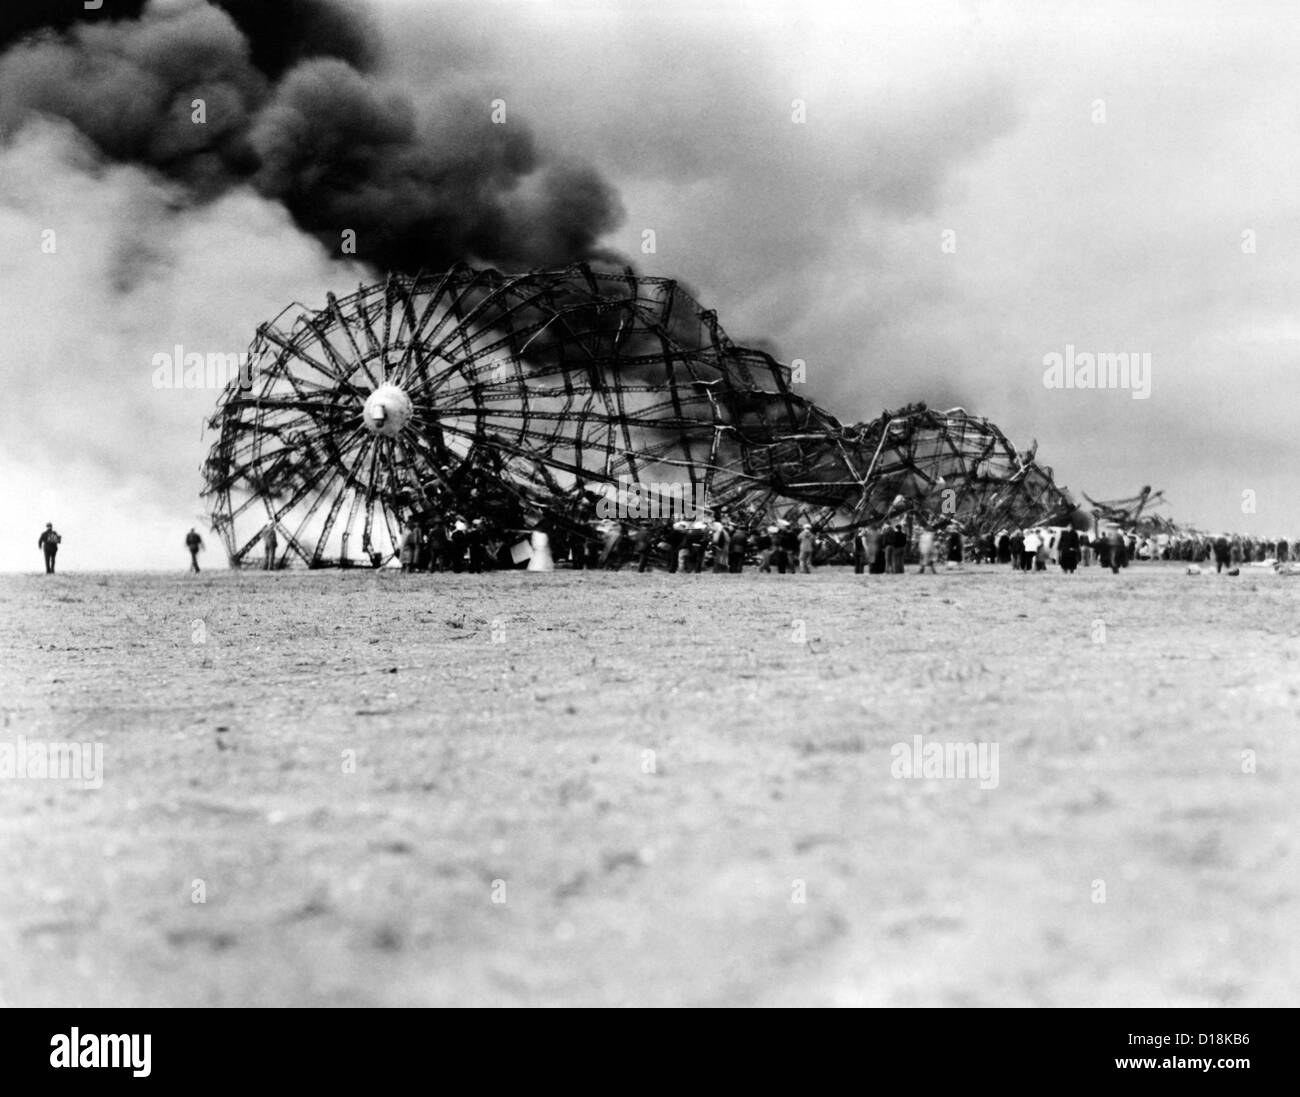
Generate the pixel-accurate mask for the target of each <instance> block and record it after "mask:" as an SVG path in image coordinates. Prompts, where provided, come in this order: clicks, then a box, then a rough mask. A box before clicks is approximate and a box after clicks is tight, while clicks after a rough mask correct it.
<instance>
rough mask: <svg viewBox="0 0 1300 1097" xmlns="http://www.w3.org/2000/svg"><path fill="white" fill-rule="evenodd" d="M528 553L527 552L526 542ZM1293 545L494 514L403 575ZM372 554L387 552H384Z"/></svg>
mask: <svg viewBox="0 0 1300 1097" xmlns="http://www.w3.org/2000/svg"><path fill="white" fill-rule="evenodd" d="M62 540H63V538H62V536H61V535H60V534H59V533H58V532H57V531H56V530H55V529H54V524H53V523H52V522H47V523H46V524H45V529H44V530H43V531H42V532H41V534H40V536H39V537H38V538H37V542H36V545H37V548H39V549H40V550H41V553H42V555H43V557H44V560H45V572H46V574H47V575H53V574H54V571H55V562H56V559H57V557H58V552H59V545H60V544H61V542H62ZM261 542H262V549H263V555H262V566H263V568H264V569H265V570H267V571H271V570H274V569H275V568H277V567H279V566H282V565H283V563H284V561H283V560H282V559H280V558H279V557H278V549H279V538H278V536H277V534H276V527H275V525H274V524H272V525H269V526H267V528H266V529H265V530H263V532H262V534H261ZM524 544H527V546H528V547H527V549H526V550H524V551H521V546H522V545H524ZM1296 544H1297V542H1292V541H1288V540H1287V539H1286V538H1279V539H1264V538H1252V537H1246V536H1241V535H1233V534H1227V533H1224V534H1220V535H1218V536H1209V535H1203V534H1197V535H1169V534H1156V535H1153V536H1149V537H1141V536H1138V535H1137V534H1135V533H1133V532H1124V531H1122V530H1119V529H1116V528H1112V529H1108V530H1105V531H1102V532H1099V533H1094V534H1089V533H1086V532H1083V531H1080V530H1076V529H1073V528H1071V527H1064V528H1060V527H1051V528H1047V527H1041V526H1039V527H1032V528H1028V529H1016V530H1007V529H1003V530H999V531H998V532H997V533H990V534H980V535H977V536H969V535H967V534H965V533H963V532H962V530H961V529H960V528H959V527H957V526H956V525H955V524H953V523H949V524H947V525H940V526H936V527H933V528H931V527H921V526H912V525H911V524H906V523H903V522H894V523H890V522H877V523H872V524H869V525H866V526H863V527H861V528H860V529H858V530H857V531H855V532H854V533H852V534H842V535H831V534H826V533H819V532H818V531H816V530H815V529H814V528H813V526H812V523H811V521H809V520H808V519H807V518H806V517H805V518H796V519H778V520H777V521H775V522H764V521H758V520H754V519H749V520H746V518H745V517H744V516H729V515H727V514H726V513H725V512H723V513H717V514H715V513H699V514H696V515H694V516H692V517H689V518H686V517H676V518H673V519H668V520H664V521H661V522H659V523H657V524H653V525H646V524H637V525H631V524H628V523H624V522H620V521H618V520H616V519H600V520H595V519H592V520H588V521H585V522H584V521H575V522H569V523H567V524H560V523H557V522H555V521H553V520H552V519H551V518H549V517H543V518H539V520H538V521H537V522H536V523H535V524H534V526H533V528H529V529H511V530H503V529H498V528H497V527H496V526H495V525H494V524H493V523H492V522H490V521H489V520H488V519H486V518H482V517H476V518H469V517H466V516H465V515H463V514H452V515H450V516H449V517H448V518H447V519H446V520H445V521H440V520H435V521H427V520H426V521H424V522H421V523H419V524H414V523H413V524H411V525H409V526H407V527H406V529H405V530H404V531H403V533H402V536H401V539H400V546H399V551H398V559H399V562H400V564H401V568H402V570H403V571H412V572H413V571H453V572H483V571H488V570H492V569H498V568H516V567H520V566H522V565H523V561H524V560H525V559H527V560H528V564H527V566H528V567H529V568H531V569H533V570H549V569H551V568H553V567H556V566H567V567H569V568H574V569H584V568H592V569H618V568H622V567H624V566H635V567H636V569H637V570H638V571H641V572H644V571H649V570H651V569H652V568H659V567H662V568H664V569H666V570H667V571H669V572H670V573H681V574H693V573H700V572H705V571H708V572H714V573H730V574H737V573H739V572H741V571H743V570H744V569H745V567H746V566H754V567H757V569H758V570H759V571H760V572H762V573H771V572H773V571H775V572H777V573H778V574H782V575H785V574H805V575H806V574H808V573H809V572H811V571H812V569H813V568H814V567H816V566H821V565H825V564H829V563H850V562H851V563H852V564H853V570H854V571H855V572H856V573H858V574H863V573H867V574H871V575H882V574H888V575H899V574H902V572H903V569H904V567H905V565H907V564H909V563H914V564H915V565H916V567H917V572H918V574H921V573H924V572H925V571H927V570H928V571H930V572H931V573H933V572H934V571H935V570H936V565H937V563H938V562H940V561H941V560H942V561H944V562H946V566H947V567H949V568H953V567H959V566H961V565H962V564H963V563H964V562H967V561H969V562H971V563H975V564H993V563H997V564H1007V565H1010V566H1011V567H1012V569H1013V570H1016V571H1045V570H1046V569H1047V567H1048V566H1049V565H1050V564H1051V563H1053V562H1055V563H1057V564H1058V565H1059V566H1060V568H1061V570H1062V571H1064V572H1066V573H1067V574H1072V573H1074V572H1075V571H1076V570H1077V569H1078V568H1079V567H1080V566H1083V567H1089V566H1091V565H1092V563H1093V562H1094V560H1095V561H1096V563H1098V564H1099V565H1100V566H1102V567H1104V568H1110V569H1111V571H1112V572H1118V571H1120V570H1121V569H1122V568H1126V567H1128V566H1129V564H1130V563H1131V562H1132V561H1134V560H1167V561H1184V562H1186V563H1189V564H1198V565H1199V564H1207V563H1209V562H1213V563H1214V564H1215V569H1216V571H1218V572H1222V571H1224V570H1231V569H1235V568H1237V567H1240V566H1241V565H1243V564H1251V563H1274V562H1275V563H1279V564H1285V563H1288V562H1289V561H1290V560H1291V559H1292V557H1293V556H1295V557H1297V558H1300V552H1297V551H1296V548H1295V545H1296ZM185 547H186V549H187V550H188V552H189V555H190V571H191V572H192V573H194V574H197V573H199V571H200V570H201V569H200V567H199V553H200V552H203V551H205V548H206V546H205V545H204V543H203V538H202V537H201V536H200V535H199V533H198V531H197V530H196V529H194V528H193V527H191V529H190V531H189V532H188V533H187V534H186V535H185ZM375 559H376V560H378V559H379V558H378V557H376V558H375Z"/></svg>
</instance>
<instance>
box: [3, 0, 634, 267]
mask: <svg viewBox="0 0 1300 1097" xmlns="http://www.w3.org/2000/svg"><path fill="white" fill-rule="evenodd" d="M110 8H112V11H111V13H110V11H109V9H110ZM45 11H46V18H44V20H43V21H42V20H38V19H37V18H35V17H33V16H28V17H26V18H25V19H22V20H20V19H16V18H9V19H8V20H7V22H6V23H5V24H4V25H3V31H4V34H3V37H0V41H3V42H9V43H12V45H11V48H10V49H9V50H8V51H7V52H6V53H5V54H4V55H3V56H2V57H0V139H4V140H11V139H12V138H13V137H14V136H15V135H16V134H17V133H18V132H19V130H20V129H21V128H22V127H23V125H25V124H26V123H27V122H28V121H30V120H31V119H32V118H33V117H34V116H40V115H43V116H53V117H57V118H62V119H65V120H67V121H68V122H70V123H72V125H73V126H75V127H76V129H77V130H78V131H79V132H80V133H81V134H82V135H84V136H85V137H86V138H88V139H89V140H90V141H91V142H92V143H93V144H94V145H95V147H96V148H97V149H98V150H99V151H100V152H101V153H103V155H104V156H106V157H108V158H109V159H111V160H114V161H118V162H123V163H130V164H136V165H142V166H146V167H148V168H150V169H152V170H155V171H158V172H160V173H162V174H163V175H164V176H166V177H167V178H168V179H171V180H174V181H177V182H180V183H181V184H183V185H184V187H185V188H186V190H185V193H186V195H187V196H188V198H189V199H191V200H194V201H207V200H211V199H213V198H215V197H217V196H219V195H220V194H222V193H225V192H227V191H229V190H230V189H231V188H233V187H236V186H239V185H241V184H248V185H252V186H253V187H255V188H256V190H257V191H258V192H260V193H261V194H262V195H264V196H266V197H270V198H273V199H275V200H277V201H280V202H282V203H283V204H284V206H285V208H286V209H288V210H289V212H290V213H291V214H292V216H293V217H294V219H295V221H296V223H297V224H298V225H299V226H300V227H301V228H303V229H304V230H306V231H308V232H310V233H312V234H313V235H314V236H316V237H317V239H319V240H320V241H321V242H322V243H323V244H324V245H325V246H326V247H327V248H329V249H331V251H332V252H333V253H334V254H336V255H341V254H342V248H341V242H342V233H343V232H344V231H346V230H352V231H353V232H355V234H356V258H358V259H360V260H362V261H365V262H367V263H370V264H371V265H373V266H375V267H377V268H380V269H399V270H406V271H416V270H420V269H437V268H440V267H445V266H447V265H449V264H451V263H453V262H455V261H457V260H461V259H464V260H470V261H478V262H485V263H491V264H494V265H497V266H500V267H502V268H504V269H523V268H527V267H533V266H541V265H548V264H556V263H563V262H568V261H572V260H576V259H588V258H595V259H599V258H610V256H609V255H608V254H607V253H606V252H604V251H602V250H601V248H600V247H599V240H600V238H601V236H603V235H604V234H605V233H607V232H609V231H611V230H612V229H613V228H615V227H617V225H618V223H619V221H620V220H621V217H622V211H621V207H620V205H619V202H618V198H617V196H616V194H615V193H614V191H613V189H612V188H611V187H610V186H609V185H608V184H607V183H606V182H605V181H604V180H603V179H602V178H601V177H600V175H599V174H598V173H597V172H596V171H595V170H594V169H592V168H591V167H590V166H587V165H585V164H581V163H577V162H573V161H570V160H567V159H562V158H561V159H551V158H548V157H546V156H544V155H543V154H542V153H541V152H540V150H539V149H538V147H537V145H536V142H535V141H534V138H533V136H532V133H531V131H530V130H529V129H528V128H527V126H526V125H525V124H524V123H523V122H522V121H520V120H519V119H517V118H511V119H510V120H509V122H508V123H507V124H505V125H496V124H493V122H492V119H491V117H490V106H489V102H488V100H487V99H483V100H481V101H479V100H474V99H470V98H468V97H467V95H466V93H465V92H464V90H463V88H461V87H460V86H459V85H458V89H457V90H456V91H446V92H445V93H442V94H435V95H434V99H433V103H434V106H435V107H436V110H434V111H432V112H430V111H425V112H423V113H421V112H419V111H417V109H416V108H415V107H414V106H413V104H412V103H411V102H410V100H409V99H407V98H406V97H404V96H403V95H400V94H397V93H394V92H392V91H390V90H388V89H386V88H385V86H384V85H383V84H382V83H381V82H380V81H379V80H378V79H377V78H376V77H375V76H374V75H373V73H372V72H371V71H370V70H372V69H373V68H374V67H375V66H376V65H377V64H378V62H379V60H380V58H381V50H380V48H379V46H378V43H377V39H376V37H375V35H374V32H373V29H372V27H371V25H370V23H369V20H368V18H367V17H366V15H365V14H364V12H362V11H359V10H358V9H357V8H355V7H344V6H343V5H342V4H340V3H334V2H330V0H274V2H267V0H215V2H211V3H209V2H206V0H192V2H190V3H178V2H174V0H173V2H171V3H153V4H149V5H139V4H129V5H119V6H117V7H112V5H111V4H106V5H105V8H104V9H101V12H102V13H104V17H103V18H101V19H99V20H97V21H95V20H93V19H92V18H91V17H92V16H94V15H95V14H96V13H93V12H85V11H84V7H82V8H81V9H80V10H77V9H75V8H70V7H68V6H66V5H62V4H55V5H51V6H49V7H48V8H47V9H45ZM118 16H129V18H117V17H118ZM437 90H438V89H436V88H435V92H437ZM196 99H202V100H204V103H205V104H206V119H207V120H206V123H205V124H203V125H196V124H195V123H194V121H193V119H192V111H193V109H194V108H193V103H194V100H196Z"/></svg>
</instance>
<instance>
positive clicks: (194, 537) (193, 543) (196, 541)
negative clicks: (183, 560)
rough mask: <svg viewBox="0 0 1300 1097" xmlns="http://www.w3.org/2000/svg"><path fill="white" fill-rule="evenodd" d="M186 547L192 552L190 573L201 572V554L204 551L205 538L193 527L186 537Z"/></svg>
mask: <svg viewBox="0 0 1300 1097" xmlns="http://www.w3.org/2000/svg"><path fill="white" fill-rule="evenodd" d="M185 547H186V548H187V549H189V550H190V571H194V572H197V571H198V570H199V553H200V552H201V551H202V549H203V538H202V537H200V536H199V535H198V532H197V531H196V530H195V529H194V528H193V527H191V528H190V531H189V533H187V534H186V535H185Z"/></svg>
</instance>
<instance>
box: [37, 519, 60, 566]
mask: <svg viewBox="0 0 1300 1097" xmlns="http://www.w3.org/2000/svg"><path fill="white" fill-rule="evenodd" d="M62 540H63V538H62V537H60V536H59V535H58V534H57V533H56V532H55V530H54V523H53V522H46V523H45V529H44V530H42V531H41V535H40V536H39V537H38V538H37V539H36V547H37V548H38V549H40V550H41V551H42V552H43V553H44V554H45V574H46V575H53V574H54V558H55V557H56V556H57V555H58V554H59V542H60V541H62Z"/></svg>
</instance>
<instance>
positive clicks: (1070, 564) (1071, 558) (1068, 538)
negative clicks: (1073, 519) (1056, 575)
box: [1056, 526, 1079, 575]
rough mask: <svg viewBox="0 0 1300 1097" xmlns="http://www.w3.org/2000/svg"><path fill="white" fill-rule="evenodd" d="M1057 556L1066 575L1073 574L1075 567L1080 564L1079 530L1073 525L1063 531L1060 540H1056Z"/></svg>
mask: <svg viewBox="0 0 1300 1097" xmlns="http://www.w3.org/2000/svg"><path fill="white" fill-rule="evenodd" d="M1056 557H1057V559H1058V560H1059V561H1060V564H1061V570H1062V571H1063V572H1065V573H1066V575H1073V574H1074V569H1075V568H1077V567H1078V566H1079V531H1078V530H1076V529H1075V528H1074V527H1073V526H1070V527H1067V528H1066V529H1065V530H1063V531H1062V532H1061V537H1060V540H1058V541H1057V542H1056Z"/></svg>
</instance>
